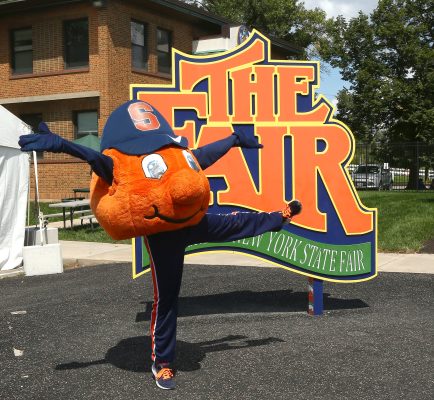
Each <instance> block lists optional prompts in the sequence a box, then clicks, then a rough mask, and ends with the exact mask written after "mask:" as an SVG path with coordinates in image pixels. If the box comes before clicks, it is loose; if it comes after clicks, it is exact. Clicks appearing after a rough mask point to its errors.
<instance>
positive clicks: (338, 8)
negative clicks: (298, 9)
mask: <svg viewBox="0 0 434 400" xmlns="http://www.w3.org/2000/svg"><path fill="white" fill-rule="evenodd" d="M302 1H303V2H304V5H305V7H306V8H307V9H311V8H315V7H318V8H321V9H323V10H324V11H325V12H326V14H327V17H329V18H330V17H337V16H338V15H343V16H344V17H345V18H346V19H350V18H353V17H355V16H357V14H358V12H359V11H363V12H364V13H365V14H370V13H371V12H372V11H373V10H374V9H375V8H376V7H377V4H378V0H363V1H361V0H302ZM345 84H346V82H344V81H342V80H341V78H340V74H339V70H337V69H333V68H331V67H329V73H327V74H326V73H322V74H321V86H320V88H319V90H318V91H319V92H320V93H322V94H324V95H325V96H326V97H327V99H328V100H330V101H332V102H333V103H335V102H336V94H337V92H338V91H339V90H340V89H342V88H343V87H344V85H345Z"/></svg>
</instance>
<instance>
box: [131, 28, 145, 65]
mask: <svg viewBox="0 0 434 400" xmlns="http://www.w3.org/2000/svg"><path fill="white" fill-rule="evenodd" d="M146 33H147V26H146V25H145V24H144V23H142V22H137V21H131V65H132V67H133V68H138V69H144V70H147V69H148V46H147V43H146V42H147V40H146V39H147V38H146V36H147V35H146Z"/></svg>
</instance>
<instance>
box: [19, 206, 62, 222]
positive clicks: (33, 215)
mask: <svg viewBox="0 0 434 400" xmlns="http://www.w3.org/2000/svg"><path fill="white" fill-rule="evenodd" d="M48 204H49V203H39V207H40V208H41V211H42V212H43V213H44V215H47V214H57V213H61V212H62V209H61V208H51V207H48ZM28 211H29V221H28V222H27V225H29V226H32V225H36V224H37V223H38V210H37V209H36V206H35V202H34V201H31V202H30V206H29V210H28ZM53 221H63V217H53V218H50V222H53Z"/></svg>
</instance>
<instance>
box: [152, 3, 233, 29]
mask: <svg viewBox="0 0 434 400" xmlns="http://www.w3.org/2000/svg"><path fill="white" fill-rule="evenodd" d="M149 1H151V2H153V3H156V4H159V5H161V6H164V7H167V8H171V9H172V10H174V11H177V12H179V13H182V14H187V15H190V16H191V17H194V18H198V19H201V20H203V21H206V22H208V23H211V24H215V25H218V26H223V25H227V24H233V23H234V22H233V21H229V20H227V19H225V18H222V17H219V16H217V15H215V14H211V13H209V12H207V11H205V10H201V9H200V8H197V7H194V6H191V5H189V4H186V3H181V2H179V1H175V0H149Z"/></svg>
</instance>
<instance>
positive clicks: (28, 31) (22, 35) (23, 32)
mask: <svg viewBox="0 0 434 400" xmlns="http://www.w3.org/2000/svg"><path fill="white" fill-rule="evenodd" d="M11 39H12V52H11V53H12V71H13V73H14V74H31V73H32V72H33V42H32V28H25V29H15V30H13V31H12V35H11Z"/></svg>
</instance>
